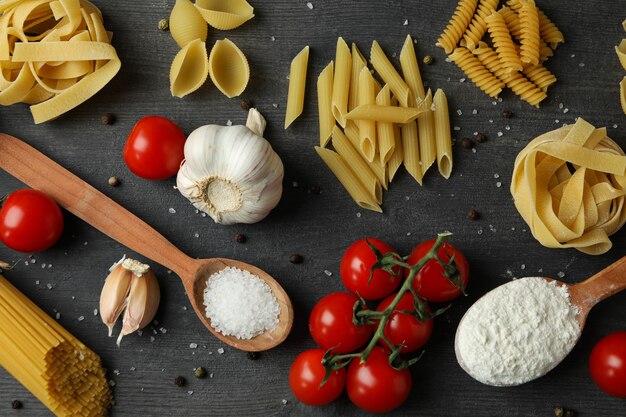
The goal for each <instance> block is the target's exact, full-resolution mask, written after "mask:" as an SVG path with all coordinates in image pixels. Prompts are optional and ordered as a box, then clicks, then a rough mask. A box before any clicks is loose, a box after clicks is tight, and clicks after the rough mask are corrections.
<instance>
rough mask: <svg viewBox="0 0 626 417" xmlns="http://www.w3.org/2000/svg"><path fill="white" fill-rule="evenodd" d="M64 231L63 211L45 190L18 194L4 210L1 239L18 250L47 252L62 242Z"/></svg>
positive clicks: (12, 194) (1, 211) (1, 210)
mask: <svg viewBox="0 0 626 417" xmlns="http://www.w3.org/2000/svg"><path fill="white" fill-rule="evenodd" d="M62 232H63V213H61V209H60V208H59V206H58V204H57V203H56V202H55V201H54V200H53V199H52V198H51V197H50V196H48V195H47V194H45V193H42V192H41V191H37V190H31V189H24V190H18V191H15V192H13V193H11V194H10V195H9V196H8V197H7V199H6V200H5V201H4V204H3V205H2V209H0V240H2V242H3V243H4V244H5V245H7V246H8V247H10V248H11V249H14V250H16V251H20V252H41V251H43V250H46V249H48V248H49V247H50V246H52V245H54V244H55V243H56V241H57V240H59V237H61V233H62Z"/></svg>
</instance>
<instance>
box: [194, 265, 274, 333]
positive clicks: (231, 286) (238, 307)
mask: <svg viewBox="0 0 626 417" xmlns="http://www.w3.org/2000/svg"><path fill="white" fill-rule="evenodd" d="M204 306H205V313H206V316H207V317H208V318H209V319H210V320H211V325H212V326H213V328H214V329H215V330H216V331H218V332H220V333H222V334H223V335H225V336H234V337H236V338H238V339H251V338H253V337H255V336H257V335H259V334H261V333H263V332H266V331H272V330H274V329H275V328H276V326H277V325H278V315H279V313H280V306H279V305H278V301H277V300H276V297H275V296H274V294H272V290H271V288H270V287H269V286H268V285H267V284H266V283H265V282H263V280H261V279H260V278H259V277H258V276H256V275H253V274H251V273H250V272H248V271H244V270H241V269H238V268H232V267H226V268H224V269H222V270H221V271H219V272H216V273H214V274H213V275H211V276H210V277H209V278H208V279H207V284H206V288H205V290H204Z"/></svg>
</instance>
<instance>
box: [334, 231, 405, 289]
mask: <svg viewBox="0 0 626 417" xmlns="http://www.w3.org/2000/svg"><path fill="white" fill-rule="evenodd" d="M367 241H368V242H369V243H371V244H372V245H374V246H375V247H376V249H378V250H379V251H381V252H382V253H383V255H384V254H386V253H389V252H395V250H394V249H393V248H392V247H391V246H389V245H387V244H386V243H385V242H383V241H382V240H378V239H374V238H367ZM367 241H366V240H365V239H361V240H357V241H356V242H354V243H353V244H352V245H351V246H350V247H349V248H348V250H346V253H344V254H343V257H342V258H341V265H340V268H339V272H340V274H341V279H342V280H343V285H345V287H346V288H347V289H348V290H349V291H350V292H352V293H354V294H357V295H360V296H361V297H363V298H364V299H365V300H380V299H381V298H385V297H386V296H388V295H389V294H391V293H392V292H394V291H395V289H396V288H398V285H400V283H401V282H402V278H403V275H402V273H403V270H402V269H401V268H400V267H398V268H397V269H394V271H395V272H396V273H397V276H394V275H392V274H390V273H388V272H386V271H383V270H382V269H378V270H376V271H374V276H373V278H372V281H371V282H369V279H370V270H371V269H372V265H374V264H375V263H376V255H375V254H374V252H372V249H371V248H370V247H369V245H368V244H367Z"/></svg>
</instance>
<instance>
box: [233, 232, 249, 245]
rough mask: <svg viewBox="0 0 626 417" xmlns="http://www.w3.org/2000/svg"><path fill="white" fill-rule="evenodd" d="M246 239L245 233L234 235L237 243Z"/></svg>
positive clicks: (244, 241)
mask: <svg viewBox="0 0 626 417" xmlns="http://www.w3.org/2000/svg"><path fill="white" fill-rule="evenodd" d="M246 240H248V239H247V238H246V235H242V234H241V233H238V234H236V235H235V242H237V243H246Z"/></svg>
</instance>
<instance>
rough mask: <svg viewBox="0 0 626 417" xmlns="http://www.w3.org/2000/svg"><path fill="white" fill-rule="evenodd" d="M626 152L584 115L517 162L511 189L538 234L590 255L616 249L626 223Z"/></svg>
mask: <svg viewBox="0 0 626 417" xmlns="http://www.w3.org/2000/svg"><path fill="white" fill-rule="evenodd" d="M625 189H626V156H624V151H623V150H622V149H621V148H620V147H619V146H618V145H617V144H616V143H615V142H613V140H611V139H610V138H609V137H607V135H606V129H605V128H601V129H596V128H595V127H594V126H592V125H591V124H589V123H588V122H586V121H584V120H583V119H580V118H579V119H578V121H577V122H576V124H575V125H573V126H566V127H563V128H560V129H557V130H554V131H551V132H548V133H545V134H543V135H541V136H539V137H538V138H536V139H534V140H533V141H532V142H530V143H529V144H528V145H527V146H526V148H524V149H523V150H522V152H520V154H519V155H518V156H517V158H516V160H515V167H514V170H513V178H512V181H511V193H512V194H513V197H514V198H515V206H516V207H517V209H518V210H519V212H520V214H521V215H522V217H523V218H524V220H525V221H526V223H527V224H528V226H529V227H530V230H531V231H532V234H533V236H534V237H535V238H536V239H537V240H538V241H539V242H540V243H541V244H542V245H544V246H546V247H549V248H572V247H573V248H576V249H578V250H579V251H581V252H584V253H587V254H590V255H599V254H602V253H605V252H607V251H608V250H609V249H611V246H612V243H611V241H610V240H609V236H610V235H612V234H613V233H615V232H617V231H618V230H619V229H620V228H621V227H622V226H623V225H624V223H625V222H626V211H625V210H624V190H625Z"/></svg>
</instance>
